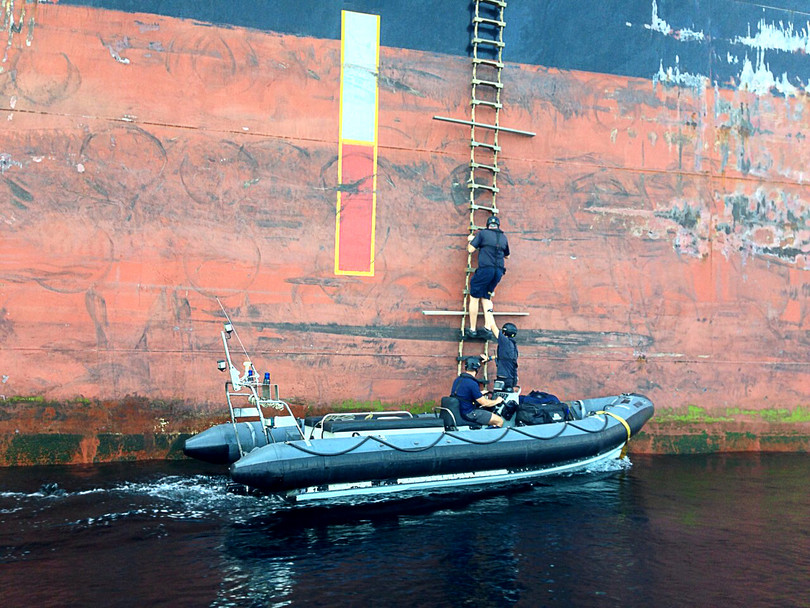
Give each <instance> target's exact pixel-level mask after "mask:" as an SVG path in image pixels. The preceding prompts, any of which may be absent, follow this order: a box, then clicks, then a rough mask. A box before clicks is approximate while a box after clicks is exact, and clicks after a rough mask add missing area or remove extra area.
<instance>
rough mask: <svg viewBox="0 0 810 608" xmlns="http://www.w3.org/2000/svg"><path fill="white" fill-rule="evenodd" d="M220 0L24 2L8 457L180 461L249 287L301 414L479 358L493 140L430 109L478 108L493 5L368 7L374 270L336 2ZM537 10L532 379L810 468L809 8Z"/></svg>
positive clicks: (457, 112) (524, 282)
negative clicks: (476, 325)
mask: <svg viewBox="0 0 810 608" xmlns="http://www.w3.org/2000/svg"><path fill="white" fill-rule="evenodd" d="M6 4H8V5H9V6H8V7H6ZM164 4H165V6H164ZM196 4H197V3H188V6H187V5H186V3H161V2H150V3H145V4H144V6H145V8H144V10H150V11H153V12H148V13H146V12H145V13H131V12H127V10H126V8H127V6H129V3H124V2H115V1H109V2H89V1H88V2H64V1H62V2H59V3H32V2H17V3H13V2H6V3H4V7H6V8H7V9H9V10H6V11H5V14H6V23H5V25H6V31H7V33H8V38H7V45H6V48H5V51H4V53H5V54H4V58H3V59H4V60H3V62H2V64H0V66H2V71H0V89H1V90H2V93H3V95H2V103H0V132H1V133H2V144H1V145H2V149H0V168H1V169H2V174H1V175H0V180H1V181H2V183H3V184H4V186H5V196H4V197H3V198H2V200H0V336H2V341H3V342H2V343H3V347H2V350H0V374H2V385H0V393H2V400H0V412H2V415H0V463H4V464H29V463H35V462H92V461H103V460H114V459H118V458H132V457H137V458H155V457H165V456H167V455H168V456H171V455H179V453H180V448H181V446H182V441H181V440H182V438H184V437H185V436H186V435H187V434H189V433H192V432H196V431H199V430H202V429H204V428H207V427H208V426H210V425H211V424H212V423H213V422H216V421H217V420H221V419H222V414H223V412H222V410H221V404H220V402H219V396H220V389H221V387H220V386H219V385H218V383H217V381H216V379H212V377H211V374H209V373H208V370H209V369H211V366H212V365H213V364H214V361H215V360H216V358H217V353H218V351H219V346H220V345H219V342H218V329H219V326H220V323H221V321H222V318H223V317H222V310H221V308H220V302H221V303H222V305H223V306H224V307H225V308H226V309H227V310H228V312H229V314H230V316H231V317H232V318H233V319H234V321H235V322H236V323H237V324H238V325H239V328H240V334H241V336H242V338H243V340H245V342H246V346H247V348H248V350H249V351H250V352H251V353H253V358H254V363H256V365H257V366H258V367H260V368H262V369H264V368H267V369H270V370H271V371H272V373H273V376H274V380H278V381H279V382H281V383H282V385H283V386H284V387H285V392H286V393H287V394H285V395H284V397H286V399H287V400H288V401H291V402H292V403H293V404H294V407H296V408H297V409H298V410H299V411H298V412H296V413H298V414H302V415H303V414H306V413H316V412H317V411H319V410H320V409H325V408H327V407H329V408H331V407H334V406H335V405H338V404H340V403H342V402H351V403H353V404H372V403H373V404H379V405H380V406H382V407H386V406H389V405H390V406H394V405H396V406H401V405H403V404H405V405H408V404H413V405H416V404H424V403H427V402H431V401H432V402H435V401H437V400H438V399H439V398H440V397H441V396H442V395H444V394H445V393H446V392H447V390H448V388H449V386H450V382H451V381H452V378H453V377H454V375H455V373H456V356H457V354H458V352H457V351H458V342H457V339H458V330H459V327H460V324H459V321H460V317H458V316H441V315H438V316H426V315H425V314H424V311H426V310H433V311H436V310H438V311H460V310H461V302H462V291H463V288H464V267H465V265H466V252H465V245H466V235H467V231H468V204H469V195H468V190H467V187H466V180H467V177H468V173H469V169H468V165H469V155H470V133H469V128H467V127H464V126H463V125H458V124H453V123H448V122H442V121H438V120H435V119H434V116H445V117H455V118H459V119H462V120H464V119H469V101H470V60H469V57H468V56H467V54H468V50H469V49H468V45H469V31H468V30H467V26H468V25H469V22H470V4H469V3H468V2H463V1H460V2H442V3H441V7H436V6H433V5H434V4H436V3H433V4H431V3H428V4H427V5H426V4H425V3H413V5H414V6H412V7H411V8H414V7H415V6H416V5H417V4H418V6H419V7H421V8H420V10H404V9H403V8H402V7H403V6H405V5H411V4H412V3H403V2H392V3H378V2H376V3H371V2H369V3H368V5H369V6H368V7H365V10H366V12H367V13H375V14H378V15H379V16H380V30H379V32H380V39H379V44H380V47H379V66H378V71H377V72H376V74H375V76H376V78H375V81H376V86H377V95H378V98H377V100H376V110H375V116H374V120H375V125H376V132H375V140H374V142H373V148H374V153H373V159H372V160H373V163H374V165H373V167H374V175H375V182H374V183H375V188H374V197H375V198H374V205H373V207H372V208H371V215H372V217H371V220H372V221H373V223H372V226H373V232H372V234H371V243H372V249H371V254H370V255H371V260H373V264H372V265H371V266H370V268H369V270H367V271H365V272H356V273H352V272H344V271H341V268H340V261H339V259H338V258H339V256H340V254H341V252H340V250H339V249H338V247H337V244H336V241H337V239H336V234H337V233H338V231H339V227H337V225H336V216H337V210H338V200H339V196H340V195H343V196H346V195H347V194H346V193H349V194H351V193H353V192H356V191H357V189H358V183H359V182H348V181H341V179H340V175H341V171H345V169H346V165H344V164H342V163H343V161H344V160H345V157H344V156H343V153H342V152H341V150H342V148H341V147H340V145H341V128H340V125H339V120H338V117H339V116H341V108H342V106H341V104H342V103H343V104H345V103H347V100H346V99H344V97H342V92H341V69H342V65H341V50H342V48H343V47H342V41H341V30H340V23H341V21H340V20H341V15H340V8H341V7H340V6H334V7H331V4H330V8H328V9H327V8H326V7H324V6H323V4H324V3H314V4H313V3H307V2H300V3H297V4H298V8H293V7H291V6H290V7H286V8H285V7H278V6H270V3H268V4H267V6H263V7H262V8H263V9H264V10H256V11H255V12H256V14H255V15H251V14H250V13H249V12H248V11H247V8H246V7H247V5H244V6H243V4H244V3H240V2H229V3H226V2H223V3H217V2H215V3H199V4H204V5H206V6H205V7H203V8H199V9H195V8H194V7H195V6H196ZM252 4H253V5H256V4H258V5H262V3H252ZM338 4H339V3H338ZM347 4H349V3H347ZM350 4H351V7H348V8H351V10H352V11H362V10H364V6H365V5H364V3H363V2H352V3H350ZM521 4H522V6H520V7H517V6H516V7H511V6H510V7H507V9H506V20H507V24H508V25H507V27H506V30H505V31H506V33H507V34H508V37H507V42H506V48H505V51H504V59H505V60H506V67H505V69H504V89H503V93H502V101H503V104H504V109H503V110H502V112H501V115H500V117H501V123H502V124H503V125H505V126H509V127H514V128H516V129H520V130H524V131H531V132H534V133H536V135H535V136H534V137H525V136H520V135H509V134H508V133H504V134H502V135H501V142H500V143H501V146H502V152H501V156H500V163H501V168H502V173H501V176H500V177H499V184H500V192H499V194H498V207H499V209H500V217H501V222H502V227H503V228H504V231H505V232H506V234H507V235H508V237H509V239H510V245H511V250H512V255H511V257H510V259H509V260H508V272H507V274H506V276H505V278H504V279H503V281H502V283H501V285H500V286H499V288H498V290H497V293H496V296H495V299H494V302H495V306H496V311H519V312H521V313H527V316H525V317H520V318H516V319H515V322H516V323H517V324H518V326H519V328H520V331H519V336H518V343H519V346H520V357H521V358H520V380H521V384H522V385H523V386H524V387H527V388H538V389H543V390H547V391H550V392H553V393H555V394H557V395H560V396H561V397H563V398H565V397H566V396H567V395H577V396H582V395H585V396H587V395H600V394H611V393H617V392H622V391H637V392H641V393H644V394H646V395H648V396H649V397H650V398H651V399H652V400H653V401H654V402H655V403H656V405H657V412H658V413H657V415H656V419H655V420H654V421H652V422H651V423H650V424H649V425H648V426H647V427H646V428H645V431H644V433H642V434H641V435H640V436H639V437H637V438H636V439H635V440H634V444H633V447H634V449H636V450H639V451H650V452H679V451H681V452H682V451H687V452H691V451H707V450H723V449H729V450H746V449H782V450H807V449H808V447H810V432H809V431H808V427H809V426H810V421H809V420H810V413H808V403H810V368H808V366H807V347H808V336H809V335H810V333H809V332H810V318H808V294H810V280H809V279H808V276H810V275H808V269H810V262H808V255H810V230H808V227H807V218H808V216H809V215H810V202H808V201H810V193H808V192H807V187H806V185H805V179H804V171H805V167H806V166H807V164H808V161H810V146H808V145H807V144H806V139H805V137H806V133H807V132H808V121H810V112H809V111H808V109H810V108H808V107H807V106H808V102H807V97H806V93H805V89H806V87H807V86H808V81H810V77H809V76H808V74H807V71H806V68H803V67H801V63H800V61H799V59H800V58H801V57H802V56H803V55H802V51H801V42H802V41H803V40H805V39H806V38H807V33H806V31H805V30H802V29H801V27H802V23H803V22H801V20H799V22H797V23H796V24H795V26H794V20H796V19H797V18H798V13H795V12H791V11H790V10H788V9H791V8H793V9H795V7H789V6H785V7H783V8H784V9H785V10H780V9H779V8H778V7H777V8H773V9H768V10H767V11H766V13H763V12H762V11H755V10H754V9H752V8H751V7H750V5H748V4H746V3H740V2H734V1H733V0H728V1H727V2H721V3H717V2H714V3H711V7H709V8H701V5H702V4H707V6H708V3H700V2H696V3H691V4H690V6H692V8H690V9H688V10H687V9H683V8H680V9H676V8H673V5H672V4H671V3H667V2H663V0H662V1H661V2H660V3H659V2H655V1H654V0H653V1H651V2H633V3H629V4H630V5H631V6H629V7H628V6H626V5H627V4H628V3H616V2H607V3H605V2H603V3H585V4H584V5H580V4H579V3H578V7H579V8H577V9H574V8H564V7H565V6H568V4H567V3H550V5H549V6H547V7H546V9H542V7H541V5H548V3H540V2H528V3H521ZM558 4H559V6H558ZM169 5H171V6H169ZM388 5H390V6H388ZM375 6H376V7H378V8H377V9H376V12H375ZM380 6H382V8H379V7H380ZM432 6H433V8H435V9H436V11H438V8H441V12H440V13H439V12H436V15H440V14H441V15H444V16H445V17H446V18H444V17H441V18H439V17H436V18H435V19H434V18H432V17H431V18H428V17H429V15H426V11H427V9H430V7H432ZM583 6H584V7H585V8H588V7H590V9H589V10H591V13H592V14H589V13H588V12H587V11H584V12H583ZM178 7H179V8H178ZM218 7H221V8H218ZM240 7H242V8H241V9H240ZM313 7H314V8H313ZM396 7H399V8H396ZM254 8H255V7H254ZM406 8H407V7H406ZM242 9H244V10H242ZM282 9H283V10H282ZM195 10H199V11H207V12H205V13H203V12H200V13H196V12H195ZM172 11H174V12H172ZM183 11H185V12H183ZM510 11H514V12H512V13H510ZM428 12H429V11H428ZM510 14H511V15H512V17H510ZM271 15H272V16H271ZM284 15H287V18H286V19H285V18H284ZM293 17H294V18H293ZM510 19H513V20H512V21H510ZM594 22H599V23H600V27H599V28H598V32H597V31H596V29H594V28H595V26H594ZM588 24H590V25H588ZM746 24H747V25H749V26H750V29H748V30H745V29H744V26H745V25H746ZM586 25H587V27H586ZM436 28H438V29H436ZM678 28H680V29H678ZM538 33H542V34H543V36H542V37H541V39H538V37H539V36H538ZM779 33H781V37H780V36H778V35H777V34H779ZM576 34H579V35H576ZM805 41H806V40H805ZM512 49H514V54H511V53H512ZM566 49H567V50H566ZM597 51H598V52H597ZM705 57H711V58H712V59H710V60H708V61H709V63H708V64H704V61H706V60H705ZM588 62H590V63H588ZM783 74H784V76H783ZM769 77H770V79H769ZM344 174H345V173H344ZM361 181H362V180H361ZM350 236H351V235H350ZM358 238H360V237H358ZM363 238H368V235H364V236H363ZM217 299H219V302H218V301H217ZM465 348H468V350H469V349H471V348H472V347H471V346H469V345H468V346H467V347H465ZM479 348H480V345H479Z"/></svg>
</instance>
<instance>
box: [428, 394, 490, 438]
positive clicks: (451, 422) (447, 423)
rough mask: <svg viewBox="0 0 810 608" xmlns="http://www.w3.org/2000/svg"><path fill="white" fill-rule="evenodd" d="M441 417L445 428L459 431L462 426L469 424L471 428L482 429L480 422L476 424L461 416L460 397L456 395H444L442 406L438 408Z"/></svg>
mask: <svg viewBox="0 0 810 608" xmlns="http://www.w3.org/2000/svg"><path fill="white" fill-rule="evenodd" d="M436 410H437V411H438V414H439V417H440V418H441V420H442V421H443V422H444V428H445V430H448V431H457V430H458V428H459V427H461V426H468V427H470V428H471V429H480V428H481V425H480V424H474V423H471V422H469V421H468V420H465V419H464V418H462V417H461V412H460V411H459V409H458V399H456V398H455V397H442V403H441V406H440V407H438V408H436Z"/></svg>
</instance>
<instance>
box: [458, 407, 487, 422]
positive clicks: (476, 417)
mask: <svg viewBox="0 0 810 608" xmlns="http://www.w3.org/2000/svg"><path fill="white" fill-rule="evenodd" d="M464 418H465V420H467V422H472V423H474V424H480V425H481V426H488V425H489V421H490V420H492V412H489V411H487V410H482V409H480V408H479V409H477V410H473V411H471V412H470V413H469V414H467V415H466V416H465V417H464Z"/></svg>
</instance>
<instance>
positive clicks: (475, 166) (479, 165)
mask: <svg viewBox="0 0 810 608" xmlns="http://www.w3.org/2000/svg"><path fill="white" fill-rule="evenodd" d="M470 169H487V170H488V171H492V172H493V173H500V172H501V170H500V169H499V168H498V167H493V166H492V165H485V164H483V163H476V162H471V163H470Z"/></svg>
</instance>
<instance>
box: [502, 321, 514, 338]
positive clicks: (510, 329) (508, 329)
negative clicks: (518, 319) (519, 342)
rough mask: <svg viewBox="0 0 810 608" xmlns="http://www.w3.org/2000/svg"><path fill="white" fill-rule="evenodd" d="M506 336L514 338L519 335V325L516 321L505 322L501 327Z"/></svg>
mask: <svg viewBox="0 0 810 608" xmlns="http://www.w3.org/2000/svg"><path fill="white" fill-rule="evenodd" d="M501 330H502V331H503V333H504V335H505V336H508V337H509V338H514V337H515V336H516V335H517V325H515V324H514V323H504V324H503V327H502V328H501Z"/></svg>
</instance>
